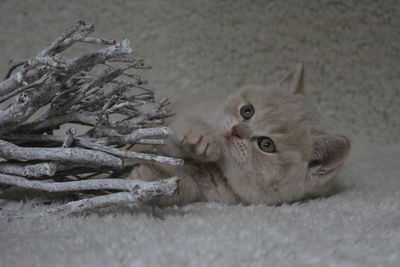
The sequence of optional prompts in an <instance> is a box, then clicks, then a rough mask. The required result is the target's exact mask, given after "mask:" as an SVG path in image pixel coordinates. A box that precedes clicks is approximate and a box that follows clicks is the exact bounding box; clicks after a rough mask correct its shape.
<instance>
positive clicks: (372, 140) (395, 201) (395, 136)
mask: <svg viewBox="0 0 400 267" xmlns="http://www.w3.org/2000/svg"><path fill="white" fill-rule="evenodd" d="M93 3H94V1H92V0H90V1H89V0H86V1H83V0H70V1H54V0H26V1H12V0H0V26H1V30H0V44H1V49H0V74H1V76H2V74H4V73H5V72H6V70H7V68H8V66H7V62H8V60H10V59H15V60H19V59H22V58H26V57H29V56H32V55H34V54H35V52H36V51H39V50H40V49H41V48H42V47H43V46H44V45H45V44H46V43H48V42H50V41H51V40H53V39H54V38H55V37H56V36H58V34H59V33H60V32H62V31H63V30H64V29H65V28H66V27H68V26H69V25H71V24H73V23H74V22H75V21H77V20H79V19H85V20H86V21H87V22H89V23H94V24H95V25H96V32H95V34H94V36H97V37H107V38H116V39H118V40H120V39H121V38H124V37H126V38H128V39H130V40H132V41H133V44H134V46H135V48H136V52H137V55H138V56H139V57H143V58H144V59H146V61H147V62H148V63H149V64H150V65H152V66H153V67H154V68H153V70H151V71H149V72H146V73H145V74H144V78H146V79H148V80H149V81H150V84H149V86H151V87H152V88H155V89H157V91H158V92H161V93H164V94H166V95H168V96H170V97H173V96H176V95H180V94H186V93H188V92H191V91H195V90H196V89H198V90H204V91H214V90H217V91H222V92H225V93H227V94H229V90H230V88H234V87H237V86H240V85H244V84H266V83H270V82H274V81H276V80H277V79H279V78H280V77H283V75H284V74H285V73H286V72H287V71H289V69H290V68H291V67H292V66H294V65H295V63H297V62H298V61H303V63H304V65H305V68H306V79H305V81H306V94H307V96H308V97H309V98H310V99H311V100H312V102H313V103H314V104H315V105H316V108H317V110H318V111H320V113H321V116H322V119H323V121H324V122H326V127H327V129H331V130H332V132H334V133H340V134H344V135H346V136H348V137H350V138H351V140H352V143H353V147H352V151H351V155H350V160H349V161H348V162H347V163H346V166H345V167H344V169H343V171H342V173H341V174H340V176H339V177H338V178H339V179H340V180H341V182H342V183H343V185H344V186H343V190H342V191H340V192H338V193H337V194H335V195H333V196H331V197H329V198H323V199H314V200H310V201H307V202H303V203H296V204H293V205H282V206H279V207H269V206H265V205H259V206H250V207H244V206H225V205H219V204H215V203H197V204H193V205H188V206H186V207H183V208H168V209H164V210H152V209H150V208H144V209H124V208H118V209H114V210H111V211H110V210H109V211H108V212H105V211H102V212H101V213H100V212H97V213H91V214H86V215H81V216H66V217H47V218H37V219H15V218H14V219H13V218H10V217H1V216H0V266H6V267H9V266H17V267H20V266H400V165H399V158H400V143H399V142H400V135H399V129H400V116H399V114H400V104H399V99H400V95H399V92H400V91H399V84H400V68H399V58H400V48H399V47H400V46H399V44H400V41H399V40H400V31H399V29H400V16H399V15H398V14H399V11H400V5H399V1H398V0H385V1H383V0H381V1H377V0H364V1H359V0H308V1H298V0H287V1H275V0H269V1H265V0H263V1H253V0H242V1H223V0H219V1H212V0H202V1H196V0H191V1H190V0H176V1H162V0H136V1H130V0H115V1H108V0H101V1H100V0H99V1H96V4H93ZM78 52H81V51H80V50H79V51H78ZM396 114H397V115H396ZM379 144H382V145H379ZM383 144H385V145H383ZM0 208H1V209H2V210H3V211H4V210H17V209H18V210H19V211H20V212H25V211H27V212H30V211H32V210H33V211H39V210H41V209H43V208H44V207H43V206H37V205H36V204H35V202H33V201H29V202H23V203H19V202H7V203H6V202H0Z"/></svg>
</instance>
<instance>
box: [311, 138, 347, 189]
mask: <svg viewBox="0 0 400 267" xmlns="http://www.w3.org/2000/svg"><path fill="white" fill-rule="evenodd" d="M312 142H313V152H312V158H311V160H310V162H309V164H308V176H309V178H310V180H311V181H312V182H315V183H318V184H324V183H326V182H327V181H329V180H330V179H331V178H333V176H334V175H335V174H336V173H337V171H338V170H339V169H340V166H341V165H342V164H343V162H344V161H345V159H346V158H347V156H348V154H349V150H350V141H349V139H347V138H346V137H344V136H340V135H316V136H313V137H312Z"/></svg>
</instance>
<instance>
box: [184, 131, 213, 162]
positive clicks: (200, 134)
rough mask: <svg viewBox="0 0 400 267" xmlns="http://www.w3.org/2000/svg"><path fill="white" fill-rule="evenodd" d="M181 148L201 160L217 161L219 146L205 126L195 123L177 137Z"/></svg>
mask: <svg viewBox="0 0 400 267" xmlns="http://www.w3.org/2000/svg"><path fill="white" fill-rule="evenodd" d="M178 139H179V142H180V143H181V145H182V146H183V148H184V149H185V150H186V151H188V152H190V153H192V154H194V155H195V156H196V158H198V159H199V160H202V161H217V160H218V159H219V158H220V156H221V148H220V147H219V144H218V142H217V141H216V140H215V137H214V136H213V135H212V134H211V131H210V129H209V128H208V127H207V126H203V125H196V126H194V127H193V126H192V127H191V128H187V130H186V131H185V132H184V133H183V134H182V135H180V136H179V137H178Z"/></svg>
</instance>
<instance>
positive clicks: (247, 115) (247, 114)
mask: <svg viewBox="0 0 400 267" xmlns="http://www.w3.org/2000/svg"><path fill="white" fill-rule="evenodd" d="M240 115H242V117H243V118H244V119H245V120H249V119H251V117H253V115H254V108H253V105H252V104H246V105H244V106H243V107H241V108H240Z"/></svg>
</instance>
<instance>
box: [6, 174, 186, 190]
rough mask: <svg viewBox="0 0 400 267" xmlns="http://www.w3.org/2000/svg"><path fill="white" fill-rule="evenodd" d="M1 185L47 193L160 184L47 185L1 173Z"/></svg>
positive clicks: (124, 181)
mask: <svg viewBox="0 0 400 267" xmlns="http://www.w3.org/2000/svg"><path fill="white" fill-rule="evenodd" d="M173 178H174V179H175V180H177V179H178V178H177V177H173ZM0 183H3V184H7V185H13V186H18V187H21V188H26V189H35V190H43V191H47V192H68V191H81V190H102V189H109V190H122V191H131V190H133V189H134V188H137V187H146V186H147V187H150V186H151V185H154V184H158V182H155V183H150V185H149V183H148V182H144V181H140V180H132V179H89V180H84V181H73V182H60V183H57V182H52V183H46V182H42V181H35V180H29V179H26V178H23V177H20V176H15V175H8V174H2V173H0Z"/></svg>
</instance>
